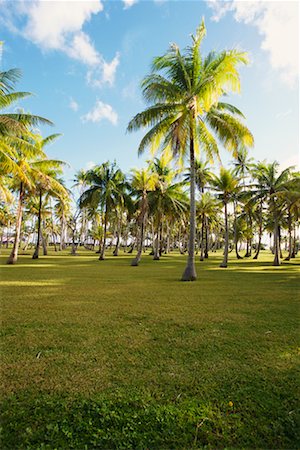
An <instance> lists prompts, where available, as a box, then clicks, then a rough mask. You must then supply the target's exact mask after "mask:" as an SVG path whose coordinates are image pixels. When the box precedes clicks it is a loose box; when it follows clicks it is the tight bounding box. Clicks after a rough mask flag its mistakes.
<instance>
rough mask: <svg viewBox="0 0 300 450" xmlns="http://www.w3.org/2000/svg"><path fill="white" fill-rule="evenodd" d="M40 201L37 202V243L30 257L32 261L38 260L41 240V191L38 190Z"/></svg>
mask: <svg viewBox="0 0 300 450" xmlns="http://www.w3.org/2000/svg"><path fill="white" fill-rule="evenodd" d="M39 197H40V201H39V213H38V235H37V242H36V246H35V250H34V253H33V255H32V259H38V257H39V247H40V240H41V215H42V190H41V189H40V195H39Z"/></svg>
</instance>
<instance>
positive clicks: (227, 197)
mask: <svg viewBox="0 0 300 450" xmlns="http://www.w3.org/2000/svg"><path fill="white" fill-rule="evenodd" d="M212 184H213V186H214V188H215V189H216V190H217V191H218V192H220V194H219V198H220V199H221V200H222V202H223V205H224V219H225V248H224V258H223V261H222V263H221V264H220V267H227V264H228V249H229V227H228V204H229V203H230V202H231V201H232V200H233V198H234V194H236V193H237V192H238V190H239V179H238V178H237V177H236V175H235V173H234V171H233V170H228V169H225V168H224V167H221V170H220V175H219V176H215V177H214V179H213V182H212Z"/></svg>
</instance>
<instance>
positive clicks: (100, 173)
mask: <svg viewBox="0 0 300 450" xmlns="http://www.w3.org/2000/svg"><path fill="white" fill-rule="evenodd" d="M87 180H88V183H89V185H90V187H89V188H88V189H87V190H86V191H84V192H83V193H82V195H81V196H80V199H79V204H80V207H85V206H97V205H101V207H102V209H103V211H104V230H103V243H102V248H101V252H100V256H99V260H104V255H105V246H106V235H107V226H108V217H109V214H110V213H111V212H112V211H113V210H114V208H115V207H116V206H117V205H118V204H120V203H122V202H124V197H123V193H124V184H125V183H126V180H125V176H124V174H123V173H122V172H121V170H120V169H118V168H117V167H116V163H110V162H109V161H107V162H105V163H103V164H101V165H100V166H96V167H94V168H93V169H92V170H90V171H88V173H87Z"/></svg>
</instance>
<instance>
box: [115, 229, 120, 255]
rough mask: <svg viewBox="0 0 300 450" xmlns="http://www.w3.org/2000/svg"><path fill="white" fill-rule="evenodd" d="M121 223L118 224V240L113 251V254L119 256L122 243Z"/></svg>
mask: <svg viewBox="0 0 300 450" xmlns="http://www.w3.org/2000/svg"><path fill="white" fill-rule="evenodd" d="M120 228H121V227H120V224H118V230H117V233H116V234H117V242H116V246H115V249H114V251H113V256H118V255H119V245H120V234H121V233H120Z"/></svg>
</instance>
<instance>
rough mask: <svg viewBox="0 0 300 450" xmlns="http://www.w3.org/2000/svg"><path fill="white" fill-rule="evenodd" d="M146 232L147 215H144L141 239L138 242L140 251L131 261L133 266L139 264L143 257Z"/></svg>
mask: <svg viewBox="0 0 300 450" xmlns="http://www.w3.org/2000/svg"><path fill="white" fill-rule="evenodd" d="M144 234H145V215H143V219H142V223H141V231H140V241H139V243H138V252H137V255H136V257H135V258H134V259H133V260H132V261H131V265H132V266H135V267H136V266H138V265H139V262H140V260H141V257H142V251H143V245H144Z"/></svg>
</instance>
